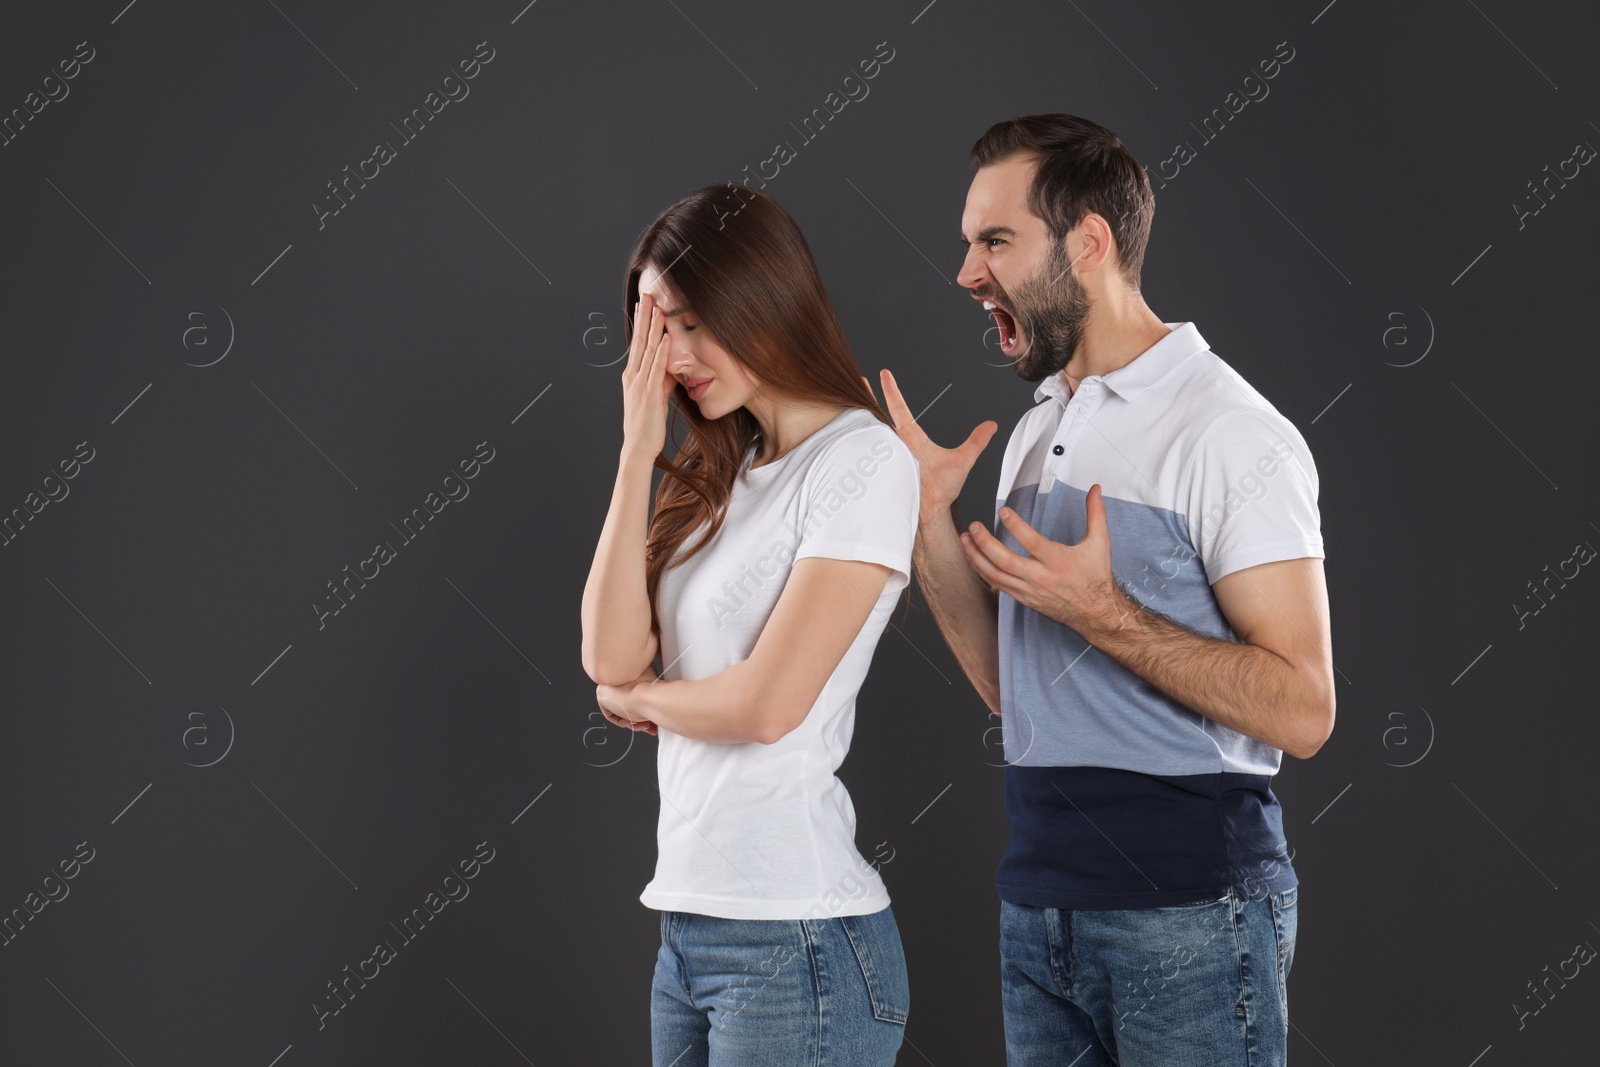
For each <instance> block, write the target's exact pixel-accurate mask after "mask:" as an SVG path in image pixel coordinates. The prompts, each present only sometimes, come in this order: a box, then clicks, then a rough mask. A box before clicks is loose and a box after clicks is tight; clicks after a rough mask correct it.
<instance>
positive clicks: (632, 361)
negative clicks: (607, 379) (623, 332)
mask: <svg viewBox="0 0 1600 1067" xmlns="http://www.w3.org/2000/svg"><path fill="white" fill-rule="evenodd" d="M651 304H652V301H651V299H650V294H649V293H641V294H640V296H639V299H638V300H636V301H635V302H634V305H633V336H632V337H630V338H629V339H628V366H627V369H626V370H624V371H623V374H622V380H623V381H625V382H626V381H632V380H633V376H634V374H636V373H638V369H639V360H640V356H641V355H642V354H643V353H644V340H645V338H644V335H645V332H646V331H645V324H644V322H641V321H640V318H641V316H643V317H644V318H645V319H646V320H648V318H649V308H650V306H651Z"/></svg>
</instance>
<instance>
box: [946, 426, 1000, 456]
mask: <svg viewBox="0 0 1600 1067" xmlns="http://www.w3.org/2000/svg"><path fill="white" fill-rule="evenodd" d="M986 426H987V427H988V429H987V430H985V429H984V427H986ZM998 429H1000V424H999V423H998V422H995V421H994V420H993V419H985V420H984V421H983V422H980V423H978V425H977V426H976V427H974V428H973V430H972V432H971V433H969V434H967V439H966V440H965V441H963V442H961V447H960V448H958V449H956V451H957V452H960V453H961V458H962V459H964V460H966V461H967V464H968V465H969V466H970V465H971V464H972V462H973V461H974V460H976V459H977V458H978V453H980V452H982V451H983V450H984V449H985V448H987V447H988V446H989V441H990V440H991V439H992V438H993V437H994V434H995V431H996V430H998Z"/></svg>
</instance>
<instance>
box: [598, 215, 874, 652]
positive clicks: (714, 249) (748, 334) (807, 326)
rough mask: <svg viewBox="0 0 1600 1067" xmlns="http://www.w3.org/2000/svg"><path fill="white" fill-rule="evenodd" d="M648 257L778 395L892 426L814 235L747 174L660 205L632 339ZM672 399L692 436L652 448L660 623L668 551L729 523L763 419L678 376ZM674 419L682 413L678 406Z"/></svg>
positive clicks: (644, 254) (653, 586)
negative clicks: (673, 445)
mask: <svg viewBox="0 0 1600 1067" xmlns="http://www.w3.org/2000/svg"><path fill="white" fill-rule="evenodd" d="M647 266H651V267H655V268H656V269H657V270H658V271H661V272H662V273H664V274H665V276H666V278H665V280H666V283H667V285H668V287H669V288H670V289H671V290H672V292H673V294H674V295H675V296H676V297H677V298H678V300H677V302H678V305H679V306H680V307H686V308H688V309H689V310H690V312H691V313H692V314H693V315H694V317H695V318H696V319H697V320H699V322H700V323H702V324H703V326H702V328H703V329H706V330H709V331H710V333H711V335H712V336H713V337H714V338H716V340H717V343H718V344H719V345H721V346H722V348H724V349H725V350H727V352H728V353H729V354H730V355H731V356H732V357H733V358H734V359H735V360H736V361H738V363H739V364H740V365H741V366H742V367H743V368H744V369H745V370H746V371H748V372H749V374H750V375H751V376H752V377H753V378H754V379H755V380H756V382H757V385H758V388H760V389H761V390H762V391H763V392H765V393H767V394H768V395H769V396H777V397H782V398H783V399H785V400H788V401H791V402H794V401H798V402H809V403H821V404H830V405H838V406H840V407H851V408H865V409H866V410H868V411H870V412H872V413H873V414H874V415H876V416H877V417H878V419H879V420H880V421H882V422H883V423H884V424H885V425H887V426H889V427H890V428H891V429H893V427H894V423H893V421H892V420H890V418H889V417H888V415H886V414H885V413H884V411H883V409H882V408H881V407H879V405H878V401H877V398H876V397H874V396H873V394H872V392H871V390H869V389H868V388H867V385H866V383H865V382H863V381H862V379H861V370H860V368H859V367H857V366H856V360H855V356H854V355H853V354H852V353H851V351H850V345H849V344H848V343H847V342H846V341H845V337H844V330H843V328H842V327H841V326H840V325H839V316H838V314H837V313H835V311H834V309H833V304H832V302H831V301H830V300H829V299H828V294H827V291H826V290H825V289H824V288H823V285H822V276H821V275H820V274H819V273H818V272H817V264H816V261H815V260H813V259H812V257H811V247H810V246H809V245H808V244H806V239H805V237H804V236H803V235H802V234H801V233H800V227H798V226H797V225H795V221H794V219H792V218H790V217H789V214H788V212H786V211H784V210H783V208H781V207H779V206H778V202H777V201H776V200H773V199H772V198H771V197H770V196H767V195H766V194H764V193H761V192H757V191H756V190H754V189H750V188H748V187H746V186H737V187H735V186H732V185H731V184H730V185H706V186H702V187H701V188H699V189H696V190H695V191H694V192H692V193H690V194H689V195H688V196H686V197H684V198H683V199H682V200H679V201H678V202H677V203H675V204H673V205H672V206H671V207H669V208H667V209H666V210H665V211H663V212H662V213H661V214H660V215H659V216H657V217H656V219H655V221H654V222H652V223H651V224H650V225H649V227H648V228H646V230H645V231H644V233H643V234H642V235H641V236H640V238H639V241H638V244H637V245H635V247H634V250H633V255H632V256H631V257H630V258H629V261H628V283H627V288H626V290H625V291H624V292H623V295H622V308H623V312H622V313H623V319H624V321H625V322H626V323H627V335H628V339H629V343H631V342H632V338H633V331H634V327H635V324H634V321H633V309H634V303H635V302H636V301H637V300H638V299H639V276H640V275H641V274H642V273H643V272H644V269H645V267H647ZM668 399H669V400H670V401H671V405H672V408H673V410H674V411H675V412H676V415H677V417H678V418H679V419H681V420H682V421H683V423H684V425H685V426H686V428H687V436H686V437H685V438H684V439H683V441H682V444H680V445H679V446H678V450H677V455H676V457H675V458H674V459H672V460H669V459H667V456H666V450H665V449H663V451H662V454H661V455H659V456H657V457H656V460H655V465H656V467H658V468H659V469H660V470H661V471H662V472H663V474H662V478H661V484H660V485H659V486H658V487H657V489H656V500H655V514H654V515H653V516H652V518H651V520H650V532H649V536H648V538H647V539H646V544H645V584H646V587H647V589H648V592H649V597H650V625H651V627H652V628H653V629H654V630H656V632H658V633H659V632H660V616H659V613H658V612H657V607H656V597H657V592H658V590H659V588H660V585H661V575H662V573H663V572H664V571H665V570H666V567H667V563H668V562H669V561H671V562H672V565H673V566H677V565H678V564H679V563H682V562H683V561H684V560H687V559H688V558H690V557H691V556H693V555H694V554H695V553H696V552H699V551H700V549H702V548H703V547H705V545H706V544H707V543H708V542H709V541H710V540H711V539H712V538H713V537H715V536H716V534H717V531H718V530H720V529H721V528H722V520H723V517H724V514H725V512H726V509H727V503H728V498H729V496H730V495H731V493H732V491H733V482H734V479H735V478H736V477H737V476H738V473H739V468H740V466H741V465H742V463H743V460H744V456H745V453H746V452H747V451H748V449H749V447H750V445H751V443H752V442H754V441H755V439H756V438H757V437H758V436H759V435H760V429H761V428H760V425H759V424H758V423H757V422H756V420H755V417H754V416H753V415H751V414H750V412H748V411H746V410H745V409H744V408H739V409H737V410H735V411H731V412H729V413H728V414H727V415H724V416H723V417H722V418H720V419H707V418H705V417H704V416H702V415H701V414H700V411H699V406H698V405H697V404H695V403H693V402H692V401H690V400H689V394H688V392H687V391H686V390H685V389H684V387H683V383H681V382H679V383H678V384H676V385H675V386H673V389H672V393H671V394H670V395H669V397H668ZM668 425H669V430H670V429H671V427H673V426H674V425H676V420H674V419H673V418H672V415H671V413H669V416H668ZM672 436H673V434H672V433H671V432H669V434H668V437H669V439H671V438H672ZM708 520H709V525H708V526H707V528H706V530H705V532H704V534H703V535H702V536H701V537H700V538H699V539H698V540H697V541H696V542H695V543H694V545H693V546H691V547H690V548H689V550H688V551H686V552H685V553H684V554H683V556H681V557H680V558H678V559H676V560H674V559H673V553H675V552H676V551H677V550H678V548H679V547H680V546H681V545H682V544H683V543H684V541H685V540H686V539H687V538H688V536H689V535H690V534H691V533H692V532H694V530H695V529H697V528H698V527H699V526H700V525H701V524H702V523H704V522H707V521H708Z"/></svg>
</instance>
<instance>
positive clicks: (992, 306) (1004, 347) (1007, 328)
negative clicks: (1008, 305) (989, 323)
mask: <svg viewBox="0 0 1600 1067" xmlns="http://www.w3.org/2000/svg"><path fill="white" fill-rule="evenodd" d="M983 309H984V310H985V311H988V312H989V313H991V314H992V315H993V316H994V324H995V325H996V326H998V327H999V328H1000V351H1002V352H1004V353H1005V354H1006V355H1008V356H1009V355H1011V354H1012V353H1014V352H1015V351H1016V350H1017V320H1016V319H1015V318H1013V317H1012V315H1011V312H1009V311H1007V310H1006V309H1005V308H1003V307H1001V306H1000V305H999V304H996V303H995V302H994V301H993V300H985V301H984V302H983Z"/></svg>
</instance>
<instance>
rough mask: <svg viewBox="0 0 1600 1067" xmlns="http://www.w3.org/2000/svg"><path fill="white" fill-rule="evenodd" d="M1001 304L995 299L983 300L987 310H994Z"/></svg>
mask: <svg viewBox="0 0 1600 1067" xmlns="http://www.w3.org/2000/svg"><path fill="white" fill-rule="evenodd" d="M999 306H1000V305H999V304H996V303H995V302H994V301H993V300H985V301H984V302H983V310H985V311H993V310H994V309H995V308H997V307H999Z"/></svg>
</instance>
